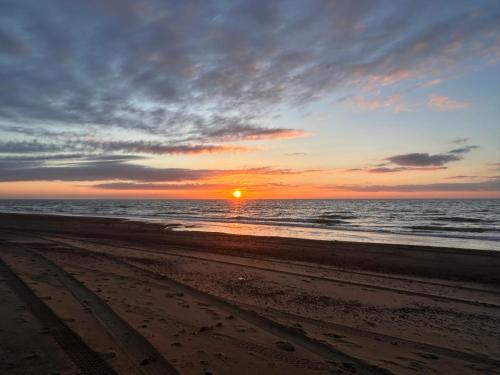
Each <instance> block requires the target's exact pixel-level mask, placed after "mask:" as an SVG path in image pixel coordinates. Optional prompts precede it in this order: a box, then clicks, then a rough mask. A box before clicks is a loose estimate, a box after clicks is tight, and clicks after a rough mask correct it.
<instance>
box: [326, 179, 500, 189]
mask: <svg viewBox="0 0 500 375" xmlns="http://www.w3.org/2000/svg"><path fill="white" fill-rule="evenodd" d="M323 188H324V189H328V190H341V191H354V192H369V193H375V192H396V193H404V192H451V191H456V192H477V191H487V192H499V191H500V179H498V178H497V179H494V180H490V181H482V182H456V183H435V184H420V185H419V184H415V185H327V186H323Z"/></svg>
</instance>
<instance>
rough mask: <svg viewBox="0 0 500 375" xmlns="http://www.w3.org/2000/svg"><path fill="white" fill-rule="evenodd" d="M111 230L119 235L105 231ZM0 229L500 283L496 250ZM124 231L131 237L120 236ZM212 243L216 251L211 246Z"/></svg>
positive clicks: (94, 224) (16, 226)
mask: <svg viewBox="0 0 500 375" xmlns="http://www.w3.org/2000/svg"><path fill="white" fill-rule="evenodd" d="M41 221H43V224H41ZM75 225H76V228H75ZM85 225H86V227H85ZM111 227H113V228H114V229H115V230H118V231H117V232H110V231H107V230H106V229H107V228H111ZM0 229H10V230H20V231H25V230H26V229H29V230H32V231H35V232H43V233H51V232H52V233H54V232H63V233H65V234H74V235H78V236H81V237H87V238H91V237H102V236H106V237H110V239H113V240H116V241H123V242H130V243H142V242H144V241H145V242H150V243H158V244H161V243H164V244H165V243H166V244H170V245H174V246H176V247H178V248H183V249H187V250H189V249H191V248H193V247H198V248H200V249H203V251H207V252H215V253H224V254H241V253H244V254H247V255H249V256H269V257H273V258H274V257H276V258H285V259H290V260H297V261H303V262H312V263H322V262H325V263H326V264H328V265H335V266H340V267H350V268H357V269H361V270H368V271H375V272H389V273H403V274H408V275H411V274H416V275H418V276H424V277H440V278H451V279H453V278H462V279H467V280H477V281H486V282H495V283H500V272H499V270H500V252H498V251H495V250H480V249H463V248H453V247H440V246H421V245H406V244H387V243H371V242H348V241H328V240H320V239H304V238H292V237H274V236H254V235H240V234H228V233H222V232H204V231H197V230H189V231H183V230H181V231H179V230H172V229H170V228H168V227H167V225H166V224H165V223H155V222H148V221H141V220H138V221H135V220H130V219H123V218H109V217H90V216H69V215H52V214H21V213H12V214H6V213H0ZM122 231H125V232H127V234H126V235H124V234H123V235H122V234H120V233H121V232H122ZM207 242H211V243H212V244H213V246H210V245H209V246H207ZM270 245H271V246H272V249H270V248H269V246H270ZM380 258H383V259H384V260H383V262H382V261H380Z"/></svg>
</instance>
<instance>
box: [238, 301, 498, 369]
mask: <svg viewBox="0 0 500 375" xmlns="http://www.w3.org/2000/svg"><path fill="white" fill-rule="evenodd" d="M247 306H248V305H247ZM250 306H251V307H252V308H255V309H257V310H258V311H260V312H261V313H262V314H266V313H271V315H273V314H276V315H277V316H282V317H284V318H287V319H291V320H294V321H297V322H302V323H307V324H312V325H314V326H317V327H321V328H325V329H331V330H335V331H338V332H342V333H345V334H350V335H353V336H358V337H366V338H370V339H375V340H376V339H384V340H387V341H390V342H393V341H397V342H399V343H402V344H404V345H407V346H409V347H412V348H414V349H417V350H424V351H429V352H435V353H438V354H440V355H443V356H446V357H451V358H455V359H459V360H467V361H469V362H474V363H478V364H484V363H487V364H488V365H491V366H493V368H500V360H497V359H495V358H491V357H488V356H485V355H481V354H472V353H467V352H463V351H461V350H455V349H449V348H444V347H442V346H436V345H432V344H427V343H423V342H418V341H413V340H408V339H403V338H400V337H396V336H390V335H386V334H384V333H378V332H373V331H368V330H363V329H359V328H356V327H351V326H347V325H343V324H339V323H334V322H325V321H323V320H318V319H314V318H307V317H304V316H300V315H296V314H293V313H289V312H286V311H283V310H279V309H275V308H272V307H266V309H262V308H261V307H258V306H252V305H250Z"/></svg>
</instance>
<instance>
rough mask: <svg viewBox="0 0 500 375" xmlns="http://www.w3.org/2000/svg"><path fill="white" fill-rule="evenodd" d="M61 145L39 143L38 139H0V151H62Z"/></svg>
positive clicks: (14, 152) (20, 152) (18, 152)
mask: <svg viewBox="0 0 500 375" xmlns="http://www.w3.org/2000/svg"><path fill="white" fill-rule="evenodd" d="M63 150H64V148H63V147H62V146H61V145H57V144H51V143H40V142H38V141H18V142H17V141H8V142H1V141H0V153H11V154H23V153H32V152H57V151H63Z"/></svg>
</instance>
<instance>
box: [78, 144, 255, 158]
mask: <svg viewBox="0 0 500 375" xmlns="http://www.w3.org/2000/svg"><path fill="white" fill-rule="evenodd" d="M87 145H89V146H90V147H94V148H95V149H100V150H103V151H114V152H116V151H122V152H134V153H145V154H157V155H164V154H171V155H175V154H182V155H190V154H195V155H196V154H215V153H225V152H231V153H234V152H248V151H252V149H251V148H248V147H241V146H225V145H210V144H180V145H175V144H173V145H169V144H162V143H159V142H147V141H133V142H125V141H107V142H92V143H87Z"/></svg>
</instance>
